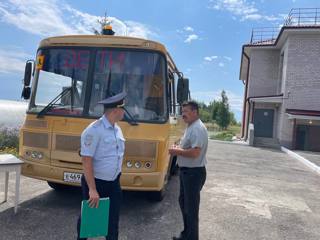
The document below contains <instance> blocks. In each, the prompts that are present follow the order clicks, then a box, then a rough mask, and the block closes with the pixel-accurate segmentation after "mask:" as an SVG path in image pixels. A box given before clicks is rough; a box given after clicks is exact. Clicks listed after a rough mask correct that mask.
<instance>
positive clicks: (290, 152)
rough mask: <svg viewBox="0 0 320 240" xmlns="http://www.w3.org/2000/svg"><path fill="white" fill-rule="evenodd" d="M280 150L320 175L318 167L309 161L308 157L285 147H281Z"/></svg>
mask: <svg viewBox="0 0 320 240" xmlns="http://www.w3.org/2000/svg"><path fill="white" fill-rule="evenodd" d="M281 151H283V152H285V153H287V154H288V155H289V156H291V157H293V158H295V159H297V160H298V161H299V162H301V163H303V164H304V165H306V166H307V167H308V168H310V169H311V170H312V171H314V172H316V173H317V174H319V175H320V167H319V166H317V165H316V164H314V163H313V162H310V161H309V160H308V159H306V158H304V157H302V156H300V155H299V154H297V153H295V152H293V151H291V150H289V149H287V148H285V147H281Z"/></svg>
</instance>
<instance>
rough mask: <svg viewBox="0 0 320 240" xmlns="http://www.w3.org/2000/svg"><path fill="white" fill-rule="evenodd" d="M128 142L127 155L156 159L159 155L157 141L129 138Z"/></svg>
mask: <svg viewBox="0 0 320 240" xmlns="http://www.w3.org/2000/svg"><path fill="white" fill-rule="evenodd" d="M125 144H126V147H125V148H126V155H127V156H134V157H147V158H153V159H155V158H156V156H157V143H156V142H151V141H150V142H148V141H132V140H128V141H126V142H125Z"/></svg>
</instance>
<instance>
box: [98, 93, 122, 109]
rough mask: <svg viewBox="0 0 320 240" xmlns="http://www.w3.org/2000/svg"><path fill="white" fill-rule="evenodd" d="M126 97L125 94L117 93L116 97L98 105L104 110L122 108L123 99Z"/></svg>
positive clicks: (104, 100) (102, 101)
mask: <svg viewBox="0 0 320 240" xmlns="http://www.w3.org/2000/svg"><path fill="white" fill-rule="evenodd" d="M126 96H127V93H126V92H122V93H118V94H117V95H114V96H111V97H108V98H106V99H103V100H101V101H100V102H98V104H103V105H104V108H122V107H124V99H125V97H126Z"/></svg>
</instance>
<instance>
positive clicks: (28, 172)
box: [22, 160, 165, 191]
mask: <svg viewBox="0 0 320 240" xmlns="http://www.w3.org/2000/svg"><path fill="white" fill-rule="evenodd" d="M23 161H24V164H23V165H22V174H23V175H24V176H27V177H31V178H36V179H40V180H44V181H49V182H55V183H60V184H65V185H73V186H80V183H79V182H66V181H64V173H75V174H82V171H81V170H79V169H67V168H61V167H56V166H51V165H46V164H41V163H37V162H33V161H28V160H23ZM164 179H165V174H164V173H162V172H151V173H122V174H121V178H120V183H121V188H122V189H123V190H130V191H160V190H161V189H163V187H164V183H165V181H164Z"/></svg>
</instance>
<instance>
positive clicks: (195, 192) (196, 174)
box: [169, 101, 208, 240]
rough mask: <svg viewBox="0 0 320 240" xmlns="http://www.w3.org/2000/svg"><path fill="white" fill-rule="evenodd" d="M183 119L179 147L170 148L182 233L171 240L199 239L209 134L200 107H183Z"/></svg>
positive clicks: (191, 105)
mask: <svg viewBox="0 0 320 240" xmlns="http://www.w3.org/2000/svg"><path fill="white" fill-rule="evenodd" d="M182 118H183V120H184V122H185V123H187V125H188V126H187V129H186V130H185V133H184V135H183V138H182V140H181V144H180V146H176V145H174V146H172V147H171V148H170V149H169V153H170V154H171V155H173V156H177V160H178V165H179V167H180V195H179V204H180V208H181V212H182V217H183V225H184V229H183V231H182V232H181V233H180V236H178V237H173V240H198V239H199V205H200V191H201V189H202V187H203V185H204V183H205V181H206V168H205V165H206V163H207V159H206V153H207V147H208V132H207V129H206V127H205V126H204V124H203V123H202V121H201V120H200V119H199V106H198V104H197V103H196V102H194V101H188V102H185V103H184V104H183V105H182Z"/></svg>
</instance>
